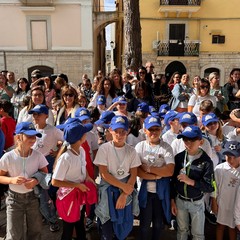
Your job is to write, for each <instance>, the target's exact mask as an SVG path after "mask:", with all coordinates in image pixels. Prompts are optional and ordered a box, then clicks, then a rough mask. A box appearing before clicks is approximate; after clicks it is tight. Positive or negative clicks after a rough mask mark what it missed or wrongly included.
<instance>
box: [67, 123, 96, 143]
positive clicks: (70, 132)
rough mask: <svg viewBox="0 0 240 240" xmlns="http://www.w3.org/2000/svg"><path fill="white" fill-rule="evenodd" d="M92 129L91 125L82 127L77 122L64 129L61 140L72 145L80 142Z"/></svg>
mask: <svg viewBox="0 0 240 240" xmlns="http://www.w3.org/2000/svg"><path fill="white" fill-rule="evenodd" d="M92 128H93V125H92V124H91V123H87V124H84V125H83V124H81V123H80V122H78V121H75V122H72V123H71V124H67V125H66V127H65V128H64V133H63V138H64V140H65V141H67V142H68V143H69V144H73V143H75V142H77V141H78V140H80V139H81V138H82V136H83V135H84V134H85V133H87V132H89V131H91V130H92Z"/></svg>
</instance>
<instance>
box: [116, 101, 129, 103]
mask: <svg viewBox="0 0 240 240" xmlns="http://www.w3.org/2000/svg"><path fill="white" fill-rule="evenodd" d="M117 103H122V104H127V101H117Z"/></svg>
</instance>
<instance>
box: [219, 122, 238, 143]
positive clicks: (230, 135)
mask: <svg viewBox="0 0 240 240" xmlns="http://www.w3.org/2000/svg"><path fill="white" fill-rule="evenodd" d="M222 130H223V135H224V136H225V138H226V139H227V140H228V141H237V142H240V135H238V134H237V129H236V128H235V127H233V126H229V125H228V123H225V124H224V125H223V127H222Z"/></svg>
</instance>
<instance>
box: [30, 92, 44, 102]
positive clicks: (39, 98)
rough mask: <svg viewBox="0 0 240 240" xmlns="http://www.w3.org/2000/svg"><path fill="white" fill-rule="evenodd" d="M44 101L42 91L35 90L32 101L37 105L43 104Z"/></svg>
mask: <svg viewBox="0 0 240 240" xmlns="http://www.w3.org/2000/svg"><path fill="white" fill-rule="evenodd" d="M43 100H44V95H43V92H42V91H41V90H34V91H33V92H32V101H33V103H34V104H35V105H38V104H42V103H43Z"/></svg>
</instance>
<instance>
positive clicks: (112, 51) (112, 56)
mask: <svg viewBox="0 0 240 240" xmlns="http://www.w3.org/2000/svg"><path fill="white" fill-rule="evenodd" d="M110 46H111V70H112V69H114V68H115V66H114V48H115V42H114V41H111V42H110Z"/></svg>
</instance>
